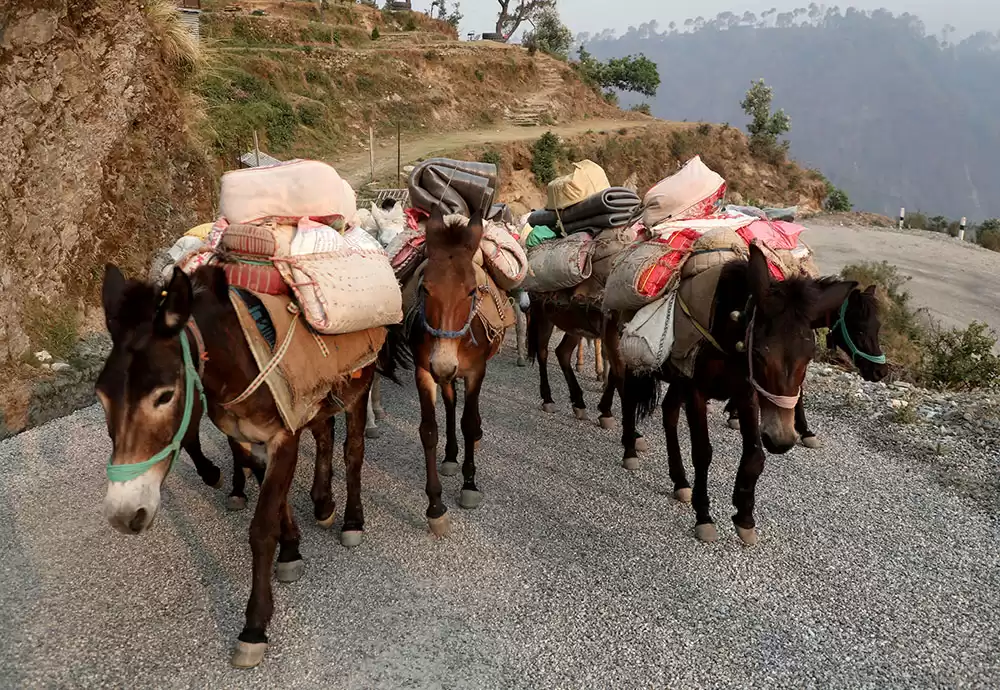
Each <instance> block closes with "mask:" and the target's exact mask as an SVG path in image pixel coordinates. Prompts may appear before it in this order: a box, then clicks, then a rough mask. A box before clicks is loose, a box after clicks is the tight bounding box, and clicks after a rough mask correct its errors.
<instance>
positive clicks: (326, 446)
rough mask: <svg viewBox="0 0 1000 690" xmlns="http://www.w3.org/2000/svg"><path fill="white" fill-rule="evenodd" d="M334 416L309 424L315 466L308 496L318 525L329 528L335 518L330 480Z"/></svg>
mask: <svg viewBox="0 0 1000 690" xmlns="http://www.w3.org/2000/svg"><path fill="white" fill-rule="evenodd" d="M336 419H337V418H336V417H330V419H328V420H323V421H322V422H317V423H314V424H311V425H310V427H309V428H310V430H311V431H312V435H313V438H314V439H316V466H315V468H314V469H313V483H312V489H311V490H310V491H309V497H310V498H311V499H312V502H313V517H315V518H316V522H317V523H319V526H320V527H325V528H327V529H329V528H330V527H332V526H333V523H334V521H335V520H336V519H337V502H336V501H334V500H333V490H332V489H331V487H330V482H331V481H332V480H333V437H334V434H335V429H336Z"/></svg>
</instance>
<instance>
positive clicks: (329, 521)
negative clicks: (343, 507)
mask: <svg viewBox="0 0 1000 690" xmlns="http://www.w3.org/2000/svg"><path fill="white" fill-rule="evenodd" d="M336 521H337V509H336V508H334V509H333V510H331V511H330V517H328V518H324V519H322V520H316V524H317V525H319V526H320V527H322V528H323V529H330V528H331V527H333V523H335V522H336Z"/></svg>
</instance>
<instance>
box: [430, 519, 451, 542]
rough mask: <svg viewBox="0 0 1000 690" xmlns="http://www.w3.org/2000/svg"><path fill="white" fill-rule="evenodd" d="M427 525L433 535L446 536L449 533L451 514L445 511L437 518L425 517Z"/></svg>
mask: <svg viewBox="0 0 1000 690" xmlns="http://www.w3.org/2000/svg"><path fill="white" fill-rule="evenodd" d="M427 526H428V527H430V528H431V534H433V535H434V536H435V537H447V536H448V535H449V534H451V516H450V515H448V513H445V514H444V515H442V516H441V517H438V518H427Z"/></svg>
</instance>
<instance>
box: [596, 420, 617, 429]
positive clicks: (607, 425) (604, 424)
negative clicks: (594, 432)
mask: <svg viewBox="0 0 1000 690" xmlns="http://www.w3.org/2000/svg"><path fill="white" fill-rule="evenodd" d="M597 423H598V424H600V425H601V428H602V429H614V428H615V418H614V417H598V418H597Z"/></svg>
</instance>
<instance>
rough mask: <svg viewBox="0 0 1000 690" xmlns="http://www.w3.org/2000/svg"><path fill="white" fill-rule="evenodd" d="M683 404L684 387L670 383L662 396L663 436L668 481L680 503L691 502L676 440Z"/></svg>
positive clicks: (682, 461) (689, 486) (678, 444)
mask: <svg viewBox="0 0 1000 690" xmlns="http://www.w3.org/2000/svg"><path fill="white" fill-rule="evenodd" d="M683 404H684V387H683V386H682V385H680V384H677V383H672V384H670V385H669V386H668V387H667V394H666V395H665V396H663V405H662V410H663V434H664V436H665V437H666V441H667V467H668V468H669V470H670V480H671V481H672V482H673V483H674V498H676V499H677V500H678V501H680V502H681V503H690V502H691V485H690V484H688V479H687V474H686V473H685V472H684V459H683V458H682V457H681V444H680V440H679V439H678V438H677V422H678V421H679V420H680V416H681V405H683Z"/></svg>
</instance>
